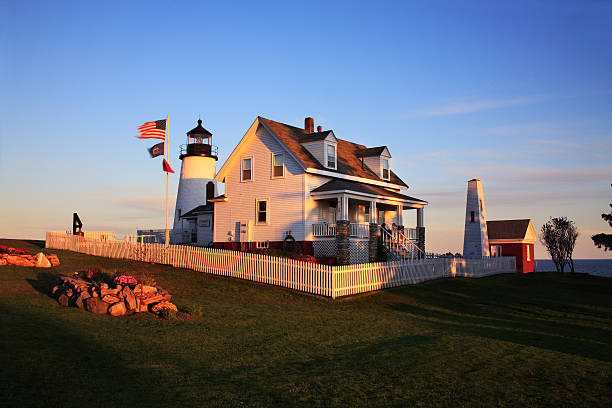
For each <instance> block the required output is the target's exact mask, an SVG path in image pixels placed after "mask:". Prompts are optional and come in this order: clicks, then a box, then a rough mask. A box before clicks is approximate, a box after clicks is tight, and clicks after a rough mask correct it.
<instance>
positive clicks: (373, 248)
mask: <svg viewBox="0 0 612 408" xmlns="http://www.w3.org/2000/svg"><path fill="white" fill-rule="evenodd" d="M376 213H377V211H376V201H374V200H372V201H370V236H369V238H368V260H369V261H370V262H376V260H377V259H378V256H377V255H378V239H379V237H380V230H379V229H378V223H377V222H376V215H377V214H376Z"/></svg>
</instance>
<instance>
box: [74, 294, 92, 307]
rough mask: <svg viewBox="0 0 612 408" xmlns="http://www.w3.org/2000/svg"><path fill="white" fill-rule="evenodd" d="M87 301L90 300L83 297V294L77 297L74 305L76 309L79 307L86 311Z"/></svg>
mask: <svg viewBox="0 0 612 408" xmlns="http://www.w3.org/2000/svg"><path fill="white" fill-rule="evenodd" d="M87 299H89V298H85V297H84V295H83V293H81V294H80V295H79V296H78V297H77V299H76V301H75V302H74V305H75V306H76V307H78V308H79V309H85V301H86V300H87Z"/></svg>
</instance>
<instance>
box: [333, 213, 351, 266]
mask: <svg viewBox="0 0 612 408" xmlns="http://www.w3.org/2000/svg"><path fill="white" fill-rule="evenodd" d="M349 223H350V222H349V221H345V220H338V221H336V247H337V255H336V257H337V264H338V265H349V264H350V262H351V254H350V248H349Z"/></svg>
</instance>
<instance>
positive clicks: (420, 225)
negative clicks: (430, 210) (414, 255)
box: [416, 207, 425, 253]
mask: <svg viewBox="0 0 612 408" xmlns="http://www.w3.org/2000/svg"><path fill="white" fill-rule="evenodd" d="M423 211H424V209H423V207H421V208H417V228H416V229H417V234H418V240H417V246H418V247H419V248H420V249H421V251H423V253H425V223H424V221H423V218H424V217H423Z"/></svg>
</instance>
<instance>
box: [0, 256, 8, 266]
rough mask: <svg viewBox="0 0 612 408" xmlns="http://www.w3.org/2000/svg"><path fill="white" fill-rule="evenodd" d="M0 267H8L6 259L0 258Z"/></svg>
mask: <svg viewBox="0 0 612 408" xmlns="http://www.w3.org/2000/svg"><path fill="white" fill-rule="evenodd" d="M2 265H8V262H6V259H4V258H0V266H2Z"/></svg>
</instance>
